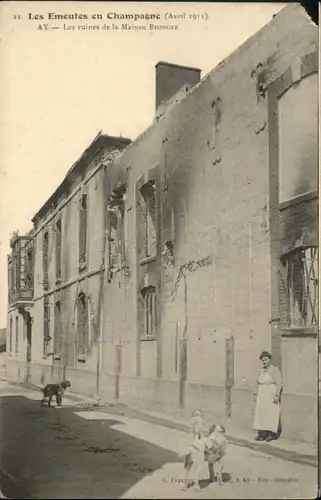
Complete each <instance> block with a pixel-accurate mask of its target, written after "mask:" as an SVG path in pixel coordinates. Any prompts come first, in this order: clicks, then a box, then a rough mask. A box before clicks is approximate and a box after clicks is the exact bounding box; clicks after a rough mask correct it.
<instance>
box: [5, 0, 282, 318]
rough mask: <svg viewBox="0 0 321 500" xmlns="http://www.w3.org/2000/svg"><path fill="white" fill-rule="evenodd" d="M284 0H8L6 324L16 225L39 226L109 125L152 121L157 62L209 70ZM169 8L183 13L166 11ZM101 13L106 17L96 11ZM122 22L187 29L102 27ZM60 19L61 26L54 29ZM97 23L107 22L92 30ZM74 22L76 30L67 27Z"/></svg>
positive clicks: (118, 130)
mask: <svg viewBox="0 0 321 500" xmlns="http://www.w3.org/2000/svg"><path fill="white" fill-rule="evenodd" d="M284 6H285V4H281V3H232V2H231V3H202V2H197V3H196V2H195V3H174V2H168V3H166V2H161V3H156V2H153V3H149V2H141V3H138V2H137V3H136V2H95V1H92V2H28V1H23V2H15V1H9V2H2V3H1V4H0V33H1V35H0V36H1V38H0V99H1V101H0V106H1V115H0V130H1V133H0V328H1V327H5V326H6V320H7V318H6V311H7V254H8V253H9V252H10V237H11V235H12V232H13V231H15V230H17V229H18V230H19V233H20V234H23V233H25V232H27V231H28V230H29V229H31V228H32V222H31V219H32V217H33V215H34V214H35V213H36V212H37V211H38V209H39V208H40V207H41V206H42V205H43V204H44V202H45V201H46V200H47V199H48V198H49V196H50V195H51V194H52V192H53V191H54V190H55V189H56V187H57V186H58V185H59V184H60V182H61V180H62V178H63V177H64V176H65V174H66V172H67V171H68V170H69V169H70V167H71V166H72V164H73V163H74V162H75V161H76V160H77V158H78V157H79V156H80V155H81V154H82V152H83V151H84V150H85V149H86V148H87V146H88V145H89V144H90V142H91V141H92V140H93V138H94V137H95V136H96V134H97V133H98V132H99V131H100V130H101V129H102V130H103V131H104V133H107V134H110V135H122V136H123V137H128V138H130V139H135V137H137V136H138V135H139V134H140V133H142V132H143V131H144V130H145V129H146V128H147V127H148V126H149V125H150V124H151V122H152V120H153V117H154V111H155V64H157V62H158V61H160V60H162V61H164V60H165V61H167V62H172V63H178V64H183V65H187V66H195V67H198V68H200V69H202V75H201V76H202V77H204V76H205V75H206V74H207V73H208V72H209V71H211V70H212V69H213V68H214V67H215V66H216V65H217V64H218V63H219V62H220V61H222V59H224V58H225V57H226V56H228V55H229V54H230V53H231V52H233V51H234V50H235V49H236V48H237V47H239V46H240V45H241V44H242V43H243V42H245V40H246V39H247V38H249V37H250V36H252V35H253V34H254V33H255V32H256V31H258V30H259V29H260V28H262V27H263V26H264V25H266V24H267V23H268V22H270V21H271V20H272V17H273V15H274V14H275V13H277V12H278V11H280V10H281V9H282V8H283V7H284ZM109 12H110V13H117V14H125V13H135V14H141V13H145V14H146V13H149V14H152V13H154V14H155V13H156V14H160V16H161V19H160V20H157V21H156V22H155V21H146V20H144V21H141V20H139V21H121V20H116V21H115V20H109V19H108V18H107V17H106V16H107V13H109ZM49 13H51V14H54V15H62V14H70V15H75V14H76V13H77V14H86V15H87V16H88V19H86V20H72V19H66V20H59V19H58V20H57V19H53V20H50V19H49V20H48V17H49ZM166 13H167V14H168V13H171V14H173V15H180V16H183V18H182V17H181V18H180V19H176V20H173V19H171V20H168V19H167V20H166V19H165V15H166ZM97 14H100V15H101V16H102V17H103V19H102V20H101V19H98V20H94V19H93V18H92V16H93V15H94V16H96V17H97ZM190 15H191V16H192V18H191V19H190V18H189V16H190ZM184 16H185V17H184ZM197 16H198V17H197ZM36 17H37V19H36ZM41 17H43V18H44V19H40V18H41ZM51 17H52V16H51ZM123 22H126V23H129V24H131V25H133V24H135V25H137V24H139V25H142V24H146V25H147V26H148V25H149V24H150V23H154V24H156V23H159V24H162V25H164V24H177V25H178V27H179V28H178V30H172V31H167V30H166V31H155V30H147V31H141V30H140V31H123V30H121V29H118V30H112V29H110V30H106V29H103V25H109V26H110V27H111V25H112V24H118V25H119V26H121V24H122V23H123ZM44 24H47V25H49V26H48V29H45V26H44ZM39 25H41V28H42V29H39ZM57 25H59V26H60V29H51V27H52V26H57ZM92 25H96V26H99V29H98V30H91V29H88V27H89V26H92ZM70 26H74V28H75V29H67V28H70Z"/></svg>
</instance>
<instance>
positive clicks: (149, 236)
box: [139, 180, 157, 257]
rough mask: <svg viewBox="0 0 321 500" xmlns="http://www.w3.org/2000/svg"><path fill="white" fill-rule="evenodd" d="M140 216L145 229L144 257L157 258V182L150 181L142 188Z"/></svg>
mask: <svg viewBox="0 0 321 500" xmlns="http://www.w3.org/2000/svg"><path fill="white" fill-rule="evenodd" d="M140 192H141V197H140V200H139V206H140V216H141V219H142V224H143V227H144V234H143V238H144V241H143V254H144V257H155V256H156V227H157V226H156V224H157V212H156V186H155V181H153V180H151V181H148V182H147V183H146V184H144V185H143V186H142V187H141V188H140Z"/></svg>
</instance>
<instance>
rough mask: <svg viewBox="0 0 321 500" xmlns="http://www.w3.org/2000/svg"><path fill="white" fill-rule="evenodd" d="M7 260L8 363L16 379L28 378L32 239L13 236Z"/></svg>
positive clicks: (32, 278) (31, 307)
mask: <svg viewBox="0 0 321 500" xmlns="http://www.w3.org/2000/svg"><path fill="white" fill-rule="evenodd" d="M10 246H11V249H12V252H11V254H10V255H9V256H8V319H7V341H6V351H7V356H8V362H9V361H10V362H12V363H11V364H14V366H16V367H17V375H18V378H20V377H23V379H25V380H26V381H28V380H29V376H30V370H29V369H30V361H31V353H32V322H33V290H34V266H33V259H34V247H33V235H32V231H30V232H29V233H28V234H27V235H24V236H20V235H19V234H18V232H15V233H13V236H12V238H11V241H10Z"/></svg>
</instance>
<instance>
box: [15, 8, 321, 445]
mask: <svg viewBox="0 0 321 500" xmlns="http://www.w3.org/2000/svg"><path fill="white" fill-rule="evenodd" d="M317 40H318V30H317V27H316V26H315V25H314V24H313V23H312V22H311V21H310V20H309V19H308V17H307V15H306V14H305V11H304V10H303V9H302V8H301V7H299V6H298V5H289V6H287V7H286V8H285V9H284V10H282V11H281V12H280V13H279V14H278V15H276V16H275V17H274V18H273V20H272V21H271V22H270V23H269V24H268V25H267V26H265V27H264V28H263V29H262V30H260V31H259V32H258V33H256V34H255V35H254V36H253V37H251V38H250V39H249V40H248V41H247V42H246V43H244V44H243V45H242V46H241V47H239V48H238V49H237V50H236V51H235V52H234V53H233V54H231V55H230V56H229V57H228V58H227V59H225V60H224V61H223V62H222V63H220V64H219V65H218V66H217V67H216V68H214V70H213V71H211V72H210V73H209V74H208V75H207V76H206V77H205V78H203V79H202V80H201V81H199V78H200V70H198V69H195V68H186V67H182V66H178V65H173V64H169V63H166V62H165V63H164V62H161V63H159V64H157V66H156V76H157V78H156V114H155V120H154V123H153V124H152V125H151V127H150V128H148V129H147V130H146V131H145V132H144V133H143V134H142V135H141V136H139V137H138V138H137V139H136V140H135V141H134V142H132V143H131V144H130V145H129V141H128V140H126V139H120V138H110V137H108V136H103V135H100V136H98V138H96V140H95V141H94V143H93V144H92V145H91V146H90V147H89V148H88V149H87V150H86V152H85V153H84V155H83V156H82V158H81V159H80V160H79V161H78V162H77V163H76V164H75V166H74V167H73V168H72V169H71V170H70V172H69V173H68V174H67V176H66V178H65V180H64V181H63V182H62V184H61V185H60V187H59V188H58V190H57V191H56V192H55V193H54V194H53V196H52V197H51V198H50V199H49V200H48V202H47V203H46V204H45V205H44V206H43V207H42V208H41V210H40V211H39V212H38V213H37V215H36V216H35V218H34V219H33V221H34V226H35V227H34V247H35V268H34V280H35V296H34V335H33V344H32V363H31V378H32V381H33V382H34V383H37V384H39V383H40V382H41V383H45V382H47V381H49V380H53V379H60V378H61V377H64V376H67V377H68V379H69V380H70V381H71V383H72V387H73V389H74V390H75V391H76V392H81V393H84V394H87V395H90V396H93V395H99V396H100V397H101V398H102V399H106V400H110V399H118V400H120V401H122V402H124V403H128V404H131V405H135V406H142V407H147V408H150V409H156V410H160V411H165V412H171V413H176V412H177V411H181V412H182V413H185V412H187V413H190V412H191V410H192V409H193V408H194V407H201V408H202V409H203V410H204V412H205V413H206V414H207V415H208V416H210V415H211V416H212V418H213V419H223V420H224V419H227V420H229V419H232V421H233V423H234V424H235V425H238V426H240V427H243V428H250V427H251V425H252V392H253V387H254V383H255V378H256V374H257V370H258V368H259V362H258V356H259V353H260V351H261V350H263V349H271V350H272V353H273V358H274V362H275V363H276V364H277V365H278V366H280V368H281V370H282V374H283V380H284V393H283V396H282V422H283V431H284V436H287V437H291V436H292V437H295V438H296V439H304V440H309V441H311V442H316V439H317V438H316V435H317V386H318V384H317V360H318V321H317V320H318V265H317V262H318V234H317V228H318V191H317V164H318V162H317V158H318V127H317V109H318V55H317ZM18 366H20V368H21V369H23V364H20V365H19V363H17V362H15V363H13V359H12V358H10V359H9V363H8V368H7V369H8V371H9V372H11V373H12V375H13V376H15V377H17V368H18Z"/></svg>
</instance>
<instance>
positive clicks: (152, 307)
mask: <svg viewBox="0 0 321 500" xmlns="http://www.w3.org/2000/svg"><path fill="white" fill-rule="evenodd" d="M141 295H142V298H143V307H144V336H145V337H154V336H155V335H156V288H155V287H154V286H148V287H146V288H143V290H142V291H141Z"/></svg>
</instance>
